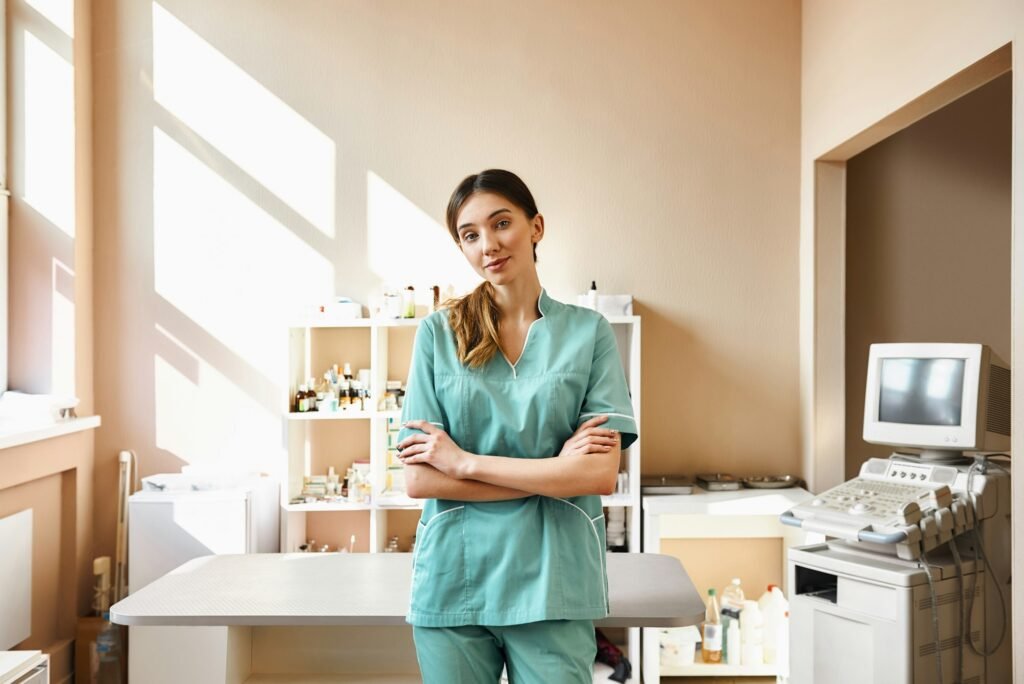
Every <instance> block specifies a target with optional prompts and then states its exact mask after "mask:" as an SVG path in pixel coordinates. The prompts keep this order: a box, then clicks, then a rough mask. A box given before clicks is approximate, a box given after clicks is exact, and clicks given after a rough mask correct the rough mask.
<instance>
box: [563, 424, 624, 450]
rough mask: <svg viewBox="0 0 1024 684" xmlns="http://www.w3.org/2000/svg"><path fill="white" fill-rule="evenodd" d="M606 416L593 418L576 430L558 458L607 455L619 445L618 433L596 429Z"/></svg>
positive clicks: (600, 428)
mask: <svg viewBox="0 0 1024 684" xmlns="http://www.w3.org/2000/svg"><path fill="white" fill-rule="evenodd" d="M607 421H608V416H594V417H593V418H591V419H590V420H588V421H587V422H585V423H583V424H582V425H580V426H579V427H578V428H576V432H574V433H572V437H570V438H569V439H567V440H566V441H565V444H564V445H563V446H562V451H561V452H560V453H559V454H558V455H559V456H573V455H578V456H583V455H585V454H595V453H607V452H609V451H611V450H612V449H613V448H614V447H616V446H618V445H619V431H618V430H609V429H607V428H602V427H598V426H599V425H600V424H601V423H604V422H607Z"/></svg>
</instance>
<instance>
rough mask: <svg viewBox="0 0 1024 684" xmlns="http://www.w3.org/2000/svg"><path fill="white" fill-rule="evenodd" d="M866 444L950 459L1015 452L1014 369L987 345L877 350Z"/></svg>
mask: <svg viewBox="0 0 1024 684" xmlns="http://www.w3.org/2000/svg"><path fill="white" fill-rule="evenodd" d="M864 441H866V442H870V443H872V444H886V445H889V446H894V447H903V448H907V449H914V450H918V449H919V450H921V459H922V460H929V461H949V460H956V459H959V458H962V457H963V452H965V451H971V452H993V451H1004V452H1005V451H1008V450H1009V448H1010V368H1009V365H1008V364H1006V363H1005V362H1003V361H1002V359H1000V358H999V357H998V356H997V355H996V354H995V353H994V352H993V351H992V350H991V349H990V348H989V347H988V346H986V345H983V344H946V343H914V344H873V345H871V350H870V354H869V358H868V375H867V391H866V392H865V397H864Z"/></svg>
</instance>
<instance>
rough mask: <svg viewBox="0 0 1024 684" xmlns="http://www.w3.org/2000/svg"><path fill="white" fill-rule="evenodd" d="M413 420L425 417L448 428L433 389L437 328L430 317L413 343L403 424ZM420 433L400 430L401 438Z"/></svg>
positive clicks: (409, 429) (413, 430) (430, 421)
mask: <svg viewBox="0 0 1024 684" xmlns="http://www.w3.org/2000/svg"><path fill="white" fill-rule="evenodd" d="M410 420H425V421H427V422H428V423H433V424H434V425H436V426H438V427H439V428H442V429H443V430H448V424H447V422H446V421H445V420H444V412H443V411H442V410H441V405H440V403H439V402H438V401H437V393H436V392H435V390H434V329H433V328H432V327H431V325H430V321H429V320H425V321H423V322H421V323H420V325H419V327H418V328H417V329H416V339H415V341H414V342H413V349H412V363H411V366H410V368H409V380H408V381H407V382H406V390H405V400H404V401H403V402H402V425H405V424H406V423H407V422H408V421H410ZM420 432H421V431H420V430H416V429H413V428H407V427H403V428H402V429H401V430H399V432H398V441H401V440H403V439H405V438H406V437H408V436H410V435H414V434H418V433H420Z"/></svg>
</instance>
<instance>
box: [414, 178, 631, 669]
mask: <svg viewBox="0 0 1024 684" xmlns="http://www.w3.org/2000/svg"><path fill="white" fill-rule="evenodd" d="M447 223H448V230H449V232H450V233H451V236H452V238H453V239H454V240H455V242H456V244H457V245H458V247H459V249H461V250H462V253H463V254H464V255H465V257H466V259H467V260H468V261H469V263H470V265H472V267H473V268H474V270H476V272H477V273H479V274H480V275H481V276H482V277H483V278H484V282H483V283H481V284H480V286H479V287H477V288H476V289H475V290H474V291H473V292H471V293H470V294H469V295H467V296H465V297H463V298H461V299H457V300H453V301H452V302H449V303H448V305H447V307H446V308H445V309H442V310H441V311H437V312H435V313H434V314H431V315H430V316H429V317H428V318H426V319H425V320H424V321H423V322H422V323H421V324H420V327H419V329H418V330H417V333H416V341H415V344H414V350H413V360H412V369H411V371H410V378H409V383H408V392H407V394H406V398H405V403H404V405H403V410H402V419H403V423H404V425H403V429H402V431H401V432H400V434H399V439H400V442H399V445H398V447H399V449H400V452H399V457H400V458H401V460H402V462H403V463H404V465H405V473H406V483H407V488H408V493H409V495H410V496H413V497H415V498H421V499H426V501H425V502H424V506H423V515H422V517H421V519H420V522H419V525H418V526H417V542H416V550H415V556H414V560H413V578H412V594H411V601H410V607H409V613H408V616H407V618H406V619H407V621H408V622H409V623H410V624H412V625H413V637H414V641H415V644H416V654H417V659H418V661H419V665H420V670H421V673H422V675H423V681H424V682H426V684H454V683H463V684H484V683H487V684H493V683H495V682H497V681H498V680H499V678H500V676H501V672H502V668H503V667H507V671H508V676H509V680H510V681H511V682H512V683H513V684H571V683H574V682H580V683H583V682H586V683H588V684H589V682H591V678H592V674H591V671H592V666H593V662H594V657H595V654H596V644H595V638H594V624H593V620H595V619H598V618H602V617H604V616H606V615H607V614H608V580H607V574H606V571H605V526H604V515H603V513H602V508H601V499H600V496H599V495H601V494H609V493H611V492H612V491H613V489H614V487H615V481H616V476H617V473H618V468H619V460H620V454H621V450H622V449H625V448H626V447H628V446H629V445H630V444H631V443H632V442H633V441H634V440H635V439H636V436H637V425H636V422H635V420H634V418H633V411H632V407H631V404H630V398H629V394H628V391H627V389H626V380H625V376H624V374H623V371H622V364H621V362H620V360H619V352H618V349H617V347H616V343H615V337H614V334H613V332H612V329H611V325H610V324H609V323H608V321H607V320H606V319H605V318H604V317H603V316H602V315H600V314H598V313H596V312H594V311H591V310H589V309H583V308H580V307H576V306H570V305H566V304H562V303H560V302H557V301H555V300H554V299H552V298H551V297H549V296H548V295H547V293H546V292H545V291H544V290H543V288H542V287H541V284H540V279H539V278H538V276H537V267H536V263H535V262H536V259H537V256H536V254H537V252H536V250H537V243H539V242H540V241H541V239H542V238H543V237H544V217H543V216H542V215H541V214H540V213H539V212H538V211H537V206H536V204H535V203H534V200H533V196H532V195H531V193H530V191H529V189H528V188H527V187H526V185H525V184H524V183H523V181H522V180H520V179H519V177H517V176H516V175H515V174H513V173H510V172H508V171H502V170H488V171H484V172H482V173H480V174H476V175H472V176H469V177H467V178H466V179H465V180H463V181H462V182H461V183H460V184H459V186H458V187H457V188H456V189H455V192H454V193H453V194H452V197H451V200H450V201H449V203H448V211H447Z"/></svg>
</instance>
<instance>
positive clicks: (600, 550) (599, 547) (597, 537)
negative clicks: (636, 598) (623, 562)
mask: <svg viewBox="0 0 1024 684" xmlns="http://www.w3.org/2000/svg"><path fill="white" fill-rule="evenodd" d="M554 499H555V500H556V501H561V502H563V503H567V504H569V505H570V506H572V507H573V508H575V509H576V510H577V511H579V512H580V513H581V514H582V515H583V517H584V518H586V519H587V521H588V522H589V523H590V529H592V530H593V531H594V541H596V542H597V551H598V556H599V557H600V559H601V572H602V574H604V576H605V577H607V576H608V568H607V567H606V565H605V564H606V563H607V560H608V559H606V558H605V552H606V549H605V548H604V546H603V545H602V544H601V534H600V533H599V532H598V531H597V525H595V524H594V521H595V520H597V519H598V518H603V517H604V513H602V514H601V515H599V516H597V518H593V519H592V518H591V517H590V514H589V513H587V512H586V511H585V510H583V509H582V508H580V507H579V506H577V505H576V504H574V503H573V502H572V501H569V500H567V499H563V498H562V497H560V496H556V497H554ZM607 601H608V596H607V594H606V595H605V610H607V611H610V610H611V609H610V608H609V607H608V603H607Z"/></svg>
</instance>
